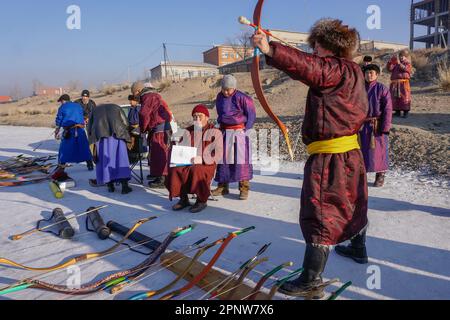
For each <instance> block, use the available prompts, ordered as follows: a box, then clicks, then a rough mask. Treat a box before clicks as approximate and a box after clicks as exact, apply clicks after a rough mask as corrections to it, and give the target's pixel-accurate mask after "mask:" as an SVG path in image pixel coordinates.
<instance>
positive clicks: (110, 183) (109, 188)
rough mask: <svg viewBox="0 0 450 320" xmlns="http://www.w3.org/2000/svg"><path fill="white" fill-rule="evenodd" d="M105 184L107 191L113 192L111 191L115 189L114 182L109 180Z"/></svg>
mask: <svg viewBox="0 0 450 320" xmlns="http://www.w3.org/2000/svg"><path fill="white" fill-rule="evenodd" d="M107 186H108V192H111V193H113V192H115V191H116V188H115V187H114V182H109V183H108V184H107Z"/></svg>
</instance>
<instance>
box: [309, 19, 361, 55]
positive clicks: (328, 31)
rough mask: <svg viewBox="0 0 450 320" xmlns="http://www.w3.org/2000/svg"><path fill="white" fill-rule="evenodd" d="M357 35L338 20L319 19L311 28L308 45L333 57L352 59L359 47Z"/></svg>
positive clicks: (352, 29)
mask: <svg viewBox="0 0 450 320" xmlns="http://www.w3.org/2000/svg"><path fill="white" fill-rule="evenodd" d="M359 42H360V37H359V33H358V31H357V30H356V29H354V28H349V26H347V25H344V24H343V23H342V21H341V20H338V19H330V18H327V19H321V20H319V21H317V22H316V23H315V24H314V26H313V27H312V28H311V31H310V35H309V37H308V43H309V45H310V46H311V48H313V49H314V46H315V44H316V43H319V44H320V46H321V47H322V48H324V49H326V50H330V51H331V52H333V53H334V55H335V56H337V57H340V58H346V59H352V57H353V54H354V53H355V51H356V50H357V49H358V47H359Z"/></svg>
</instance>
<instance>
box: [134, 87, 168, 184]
mask: <svg viewBox="0 0 450 320" xmlns="http://www.w3.org/2000/svg"><path fill="white" fill-rule="evenodd" d="M168 110H169V107H168V106H167V103H166V102H165V101H164V100H163V99H162V97H161V96H160V95H159V94H157V93H153V92H150V93H145V94H143V95H142V96H141V110H140V112H139V124H140V127H141V132H148V145H149V147H150V154H149V166H150V175H151V176H153V177H161V176H167V174H168V168H169V149H170V146H169V145H168V144H167V143H166V142H167V141H168V140H169V138H168V133H167V132H164V131H163V132H154V131H155V128H156V127H157V126H158V125H160V124H163V123H170V120H171V114H170V113H169V111H168Z"/></svg>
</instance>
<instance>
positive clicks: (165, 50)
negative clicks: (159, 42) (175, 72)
mask: <svg viewBox="0 0 450 320" xmlns="http://www.w3.org/2000/svg"><path fill="white" fill-rule="evenodd" d="M163 49H164V78H168V73H167V62H168V60H169V56H168V55H167V46H166V44H165V43H163Z"/></svg>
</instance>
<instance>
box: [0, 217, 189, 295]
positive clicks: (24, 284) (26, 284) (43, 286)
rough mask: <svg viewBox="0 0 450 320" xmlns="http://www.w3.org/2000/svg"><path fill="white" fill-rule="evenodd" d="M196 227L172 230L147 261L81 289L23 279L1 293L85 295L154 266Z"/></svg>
mask: <svg viewBox="0 0 450 320" xmlns="http://www.w3.org/2000/svg"><path fill="white" fill-rule="evenodd" d="M194 227H195V226H194V225H190V226H186V227H184V228H178V229H176V230H174V231H172V232H171V233H170V234H169V236H168V237H167V238H166V239H165V240H164V241H163V242H162V243H161V245H160V246H159V247H158V248H156V250H155V251H154V252H153V253H152V254H151V255H150V256H149V257H148V258H147V259H146V260H145V261H143V262H142V263H140V264H138V265H137V266H135V267H133V268H130V269H128V270H124V271H119V272H115V273H113V274H111V275H109V276H107V277H105V278H103V279H101V280H98V281H95V282H91V283H88V284H85V285H82V286H80V288H79V289H72V288H69V287H68V286H65V285H56V284H51V283H47V282H43V281H38V280H23V281H21V283H20V285H18V286H15V287H12V288H7V289H4V290H1V291H0V295H5V294H9V293H12V292H17V291H21V290H25V289H28V288H32V289H40V290H46V291H52V292H57V293H63V294H69V295H83V294H90V293H94V292H97V291H100V290H102V289H103V288H104V285H105V284H107V283H110V282H111V281H113V280H115V279H119V278H121V277H129V276H138V275H140V274H142V273H144V272H145V271H146V270H147V269H149V268H150V267H152V265H153V264H154V263H155V261H157V260H158V258H159V257H160V256H161V255H162V254H163V253H164V252H165V251H166V249H167V248H168V246H169V245H170V244H171V243H172V241H174V240H175V239H177V238H178V237H180V236H182V235H184V234H186V233H188V232H190V231H192V230H193V228H194Z"/></svg>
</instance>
